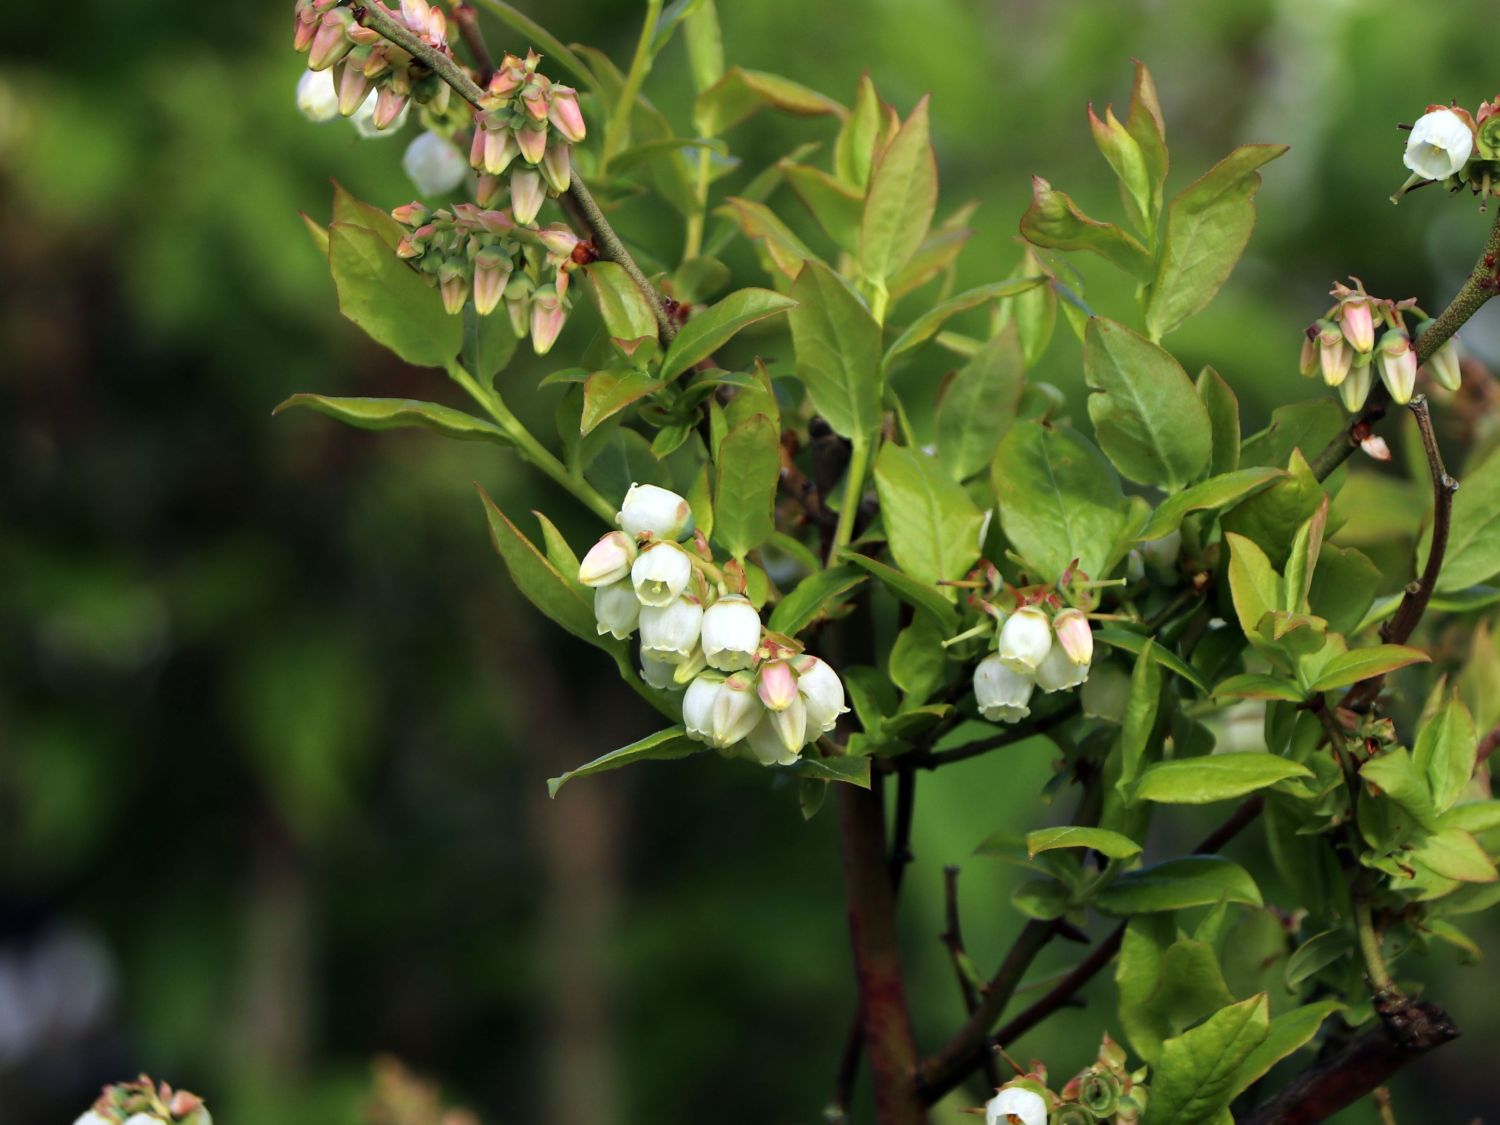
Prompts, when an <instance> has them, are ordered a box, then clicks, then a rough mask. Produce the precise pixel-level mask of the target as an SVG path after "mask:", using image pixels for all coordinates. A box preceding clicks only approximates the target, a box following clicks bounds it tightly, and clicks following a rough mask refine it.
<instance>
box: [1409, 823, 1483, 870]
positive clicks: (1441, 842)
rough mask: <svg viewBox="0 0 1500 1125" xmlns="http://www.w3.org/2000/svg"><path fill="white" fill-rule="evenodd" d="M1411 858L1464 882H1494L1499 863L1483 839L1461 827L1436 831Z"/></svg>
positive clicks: (1413, 852) (1419, 846)
mask: <svg viewBox="0 0 1500 1125" xmlns="http://www.w3.org/2000/svg"><path fill="white" fill-rule="evenodd" d="M1411 858H1412V860H1413V861H1415V862H1416V863H1419V864H1421V865H1422V866H1423V867H1426V868H1429V869H1430V870H1432V871H1435V872H1437V874H1439V875H1441V876H1443V877H1444V878H1446V879H1457V880H1458V881H1459V882H1461V883H1493V882H1494V881H1495V880H1496V878H1497V876H1496V874H1495V863H1494V861H1493V860H1492V859H1490V857H1489V856H1488V855H1486V854H1485V850H1484V848H1483V847H1481V846H1480V844H1479V841H1478V840H1476V839H1474V837H1473V835H1471V834H1470V833H1468V832H1465V831H1464V830H1463V829H1461V828H1445V829H1443V830H1442V831H1441V832H1434V833H1433V834H1432V835H1431V836H1429V837H1427V839H1425V840H1423V841H1422V842H1421V843H1420V844H1418V845H1417V847H1416V848H1415V849H1413V851H1412V853H1411Z"/></svg>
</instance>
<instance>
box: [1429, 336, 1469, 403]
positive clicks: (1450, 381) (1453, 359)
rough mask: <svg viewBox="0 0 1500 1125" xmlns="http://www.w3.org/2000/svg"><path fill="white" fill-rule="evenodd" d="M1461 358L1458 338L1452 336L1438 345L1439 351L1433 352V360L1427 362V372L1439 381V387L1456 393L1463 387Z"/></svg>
mask: <svg viewBox="0 0 1500 1125" xmlns="http://www.w3.org/2000/svg"><path fill="white" fill-rule="evenodd" d="M1461 358H1462V357H1461V355H1460V353H1459V350H1458V337H1457V336H1450V337H1449V338H1448V339H1446V340H1444V341H1443V342H1442V343H1441V344H1439V345H1438V350H1437V351H1435V352H1433V353H1432V358H1431V359H1429V360H1428V361H1427V370H1429V371H1431V372H1432V377H1433V378H1434V379H1436V380H1437V384H1438V386H1440V387H1442V388H1443V389H1444V390H1447V391H1456V390H1458V388H1459V387H1461V386H1463V381H1464V376H1463V366H1462V364H1461V362H1460V360H1461Z"/></svg>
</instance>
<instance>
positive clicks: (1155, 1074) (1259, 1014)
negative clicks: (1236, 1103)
mask: <svg viewBox="0 0 1500 1125" xmlns="http://www.w3.org/2000/svg"><path fill="white" fill-rule="evenodd" d="M1269 1028H1270V1006H1269V1004H1268V1002H1267V1000H1266V994H1265V993H1264V992H1262V993H1260V994H1259V995H1256V996H1252V997H1251V998H1250V999H1248V1000H1242V1001H1240V1002H1239V1003H1238V1004H1231V1005H1229V1006H1228V1007H1227V1008H1223V1009H1221V1010H1220V1011H1218V1012H1216V1013H1214V1014H1213V1015H1212V1016H1210V1017H1209V1018H1208V1019H1206V1020H1204V1021H1203V1022H1202V1023H1201V1024H1199V1025H1198V1026H1197V1027H1194V1028H1191V1029H1189V1030H1188V1031H1185V1032H1183V1033H1182V1034H1181V1035H1179V1036H1177V1037H1176V1038H1175V1039H1168V1040H1167V1041H1166V1042H1165V1043H1163V1044H1162V1050H1161V1057H1160V1058H1159V1059H1158V1060H1157V1065H1156V1066H1155V1067H1154V1068H1153V1070H1152V1072H1151V1099H1150V1101H1149V1103H1148V1105H1147V1107H1146V1116H1145V1122H1144V1125H1217V1123H1218V1122H1219V1121H1227V1120H1228V1110H1229V1103H1230V1102H1231V1101H1233V1100H1234V1096H1235V1094H1236V1093H1237V1092H1238V1089H1237V1086H1236V1084H1237V1082H1238V1081H1239V1076H1240V1070H1241V1068H1242V1067H1243V1066H1245V1064H1246V1062H1247V1061H1249V1060H1250V1058H1251V1057H1252V1056H1253V1055H1254V1053H1255V1051H1256V1049H1257V1048H1259V1047H1260V1046H1261V1045H1262V1044H1264V1043H1265V1041H1266V1037H1267V1034H1268V1032H1269Z"/></svg>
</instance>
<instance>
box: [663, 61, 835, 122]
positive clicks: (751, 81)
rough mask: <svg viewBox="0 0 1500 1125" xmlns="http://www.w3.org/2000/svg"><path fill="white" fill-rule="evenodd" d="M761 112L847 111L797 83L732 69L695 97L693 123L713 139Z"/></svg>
mask: <svg viewBox="0 0 1500 1125" xmlns="http://www.w3.org/2000/svg"><path fill="white" fill-rule="evenodd" d="M763 109H777V110H780V111H781V112H782V113H790V114H792V115H793V116H796V117H820V116H824V115H826V114H830V113H831V114H835V115H836V116H838V117H845V116H847V114H848V112H849V111H848V110H847V109H845V108H844V107H843V106H842V105H840V104H839V103H838V102H836V101H834V100H833V99H832V98H829V97H825V96H824V95H823V94H820V93H818V92H817V91H816V90H813V89H809V88H808V87H807V86H804V85H802V84H801V83H800V82H793V81H792V80H791V79H790V78H783V77H781V75H779V74H767V73H766V72H765V71H762V70H745V69H744V68H743V67H738V66H735V67H730V69H729V72H728V73H727V74H725V75H724V77H723V78H721V79H719V81H718V82H716V83H714V84H713V85H712V86H710V87H709V88H708V89H707V90H704V91H703V93H701V94H699V95H698V98H697V100H696V101H694V103H693V124H694V125H695V127H696V128H697V130H698V132H699V133H701V134H702V135H703V136H705V137H717V136H718V135H719V134H720V133H722V132H724V131H725V130H726V129H729V128H731V127H732V126H734V125H738V124H739V123H740V122H741V121H744V120H746V119H747V118H750V117H753V116H755V114H757V113H759V112H760V111H761V110H763Z"/></svg>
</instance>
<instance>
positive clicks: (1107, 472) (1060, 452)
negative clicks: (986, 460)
mask: <svg viewBox="0 0 1500 1125" xmlns="http://www.w3.org/2000/svg"><path fill="white" fill-rule="evenodd" d="M993 478H994V485H995V492H996V494H997V496H998V497H999V500H1000V526H1001V528H1002V529H1003V530H1004V531H1005V537H1006V538H1007V539H1009V540H1010V542H1011V545H1012V546H1013V547H1015V549H1016V550H1017V551H1018V552H1019V553H1020V554H1021V556H1022V557H1023V558H1025V559H1026V561H1027V563H1028V564H1029V566H1031V567H1034V568H1035V569H1036V572H1037V573H1035V574H1034V575H1032V577H1033V578H1035V579H1038V580H1041V581H1044V582H1051V581H1055V580H1056V579H1057V578H1058V577H1059V576H1060V575H1061V574H1062V572H1063V571H1064V570H1066V569H1067V568H1068V565H1069V563H1071V562H1072V561H1073V560H1074V559H1077V560H1078V565H1079V569H1081V570H1082V571H1083V572H1084V573H1085V574H1087V575H1089V576H1090V577H1091V578H1102V577H1104V573H1103V571H1104V568H1105V565H1106V564H1107V563H1108V562H1109V559H1110V554H1111V548H1112V546H1113V544H1114V543H1115V541H1116V540H1118V539H1119V538H1120V536H1121V534H1122V533H1123V532H1124V530H1125V527H1126V524H1127V523H1128V522H1129V519H1130V515H1129V507H1128V505H1127V504H1126V502H1125V496H1124V493H1122V492H1121V491H1120V478H1119V477H1118V476H1117V475H1116V474H1115V471H1114V468H1113V467H1112V466H1111V465H1110V463H1109V462H1108V461H1106V460H1105V459H1104V457H1103V456H1101V455H1100V453H1099V451H1098V450H1097V449H1095V448H1094V446H1093V445H1092V444H1091V443H1090V442H1089V440H1088V439H1087V438H1086V437H1084V436H1083V435H1082V434H1079V433H1078V432H1077V431H1075V430H1071V429H1067V428H1063V427H1057V428H1049V427H1046V426H1043V425H1041V424H1040V423H1037V422H1018V423H1017V424H1016V425H1014V426H1012V427H1011V430H1010V432H1009V433H1008V434H1006V435H1005V438H1004V440H1003V441H1001V443H1000V448H999V451H998V453H997V455H996V457H995V460H994V472H993Z"/></svg>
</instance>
